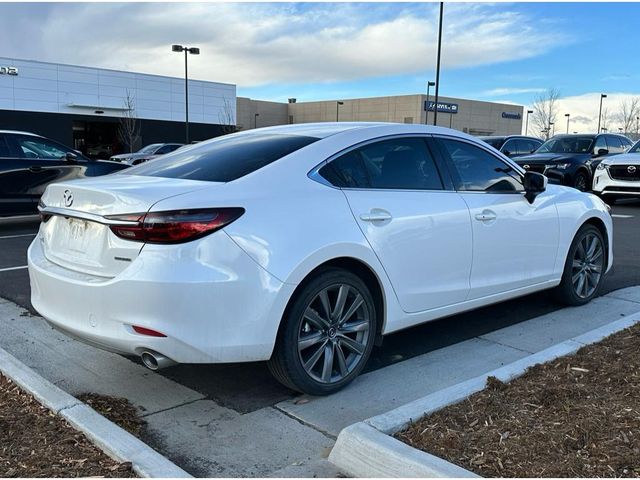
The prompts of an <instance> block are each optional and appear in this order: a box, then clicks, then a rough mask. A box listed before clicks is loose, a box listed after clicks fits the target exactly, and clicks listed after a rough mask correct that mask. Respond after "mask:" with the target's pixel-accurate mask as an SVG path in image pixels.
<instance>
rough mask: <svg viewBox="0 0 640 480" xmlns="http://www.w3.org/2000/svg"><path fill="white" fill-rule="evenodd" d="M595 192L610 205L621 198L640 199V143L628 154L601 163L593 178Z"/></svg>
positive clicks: (606, 158)
mask: <svg viewBox="0 0 640 480" xmlns="http://www.w3.org/2000/svg"><path fill="white" fill-rule="evenodd" d="M593 192H594V193H596V194H597V195H600V196H601V197H602V199H603V200H604V201H605V202H607V203H608V204H609V205H613V204H614V203H615V202H616V200H617V199H619V198H630V197H640V141H638V142H636V144H635V145H634V146H633V147H631V148H630V149H629V151H628V152H627V153H623V154H622V155H615V156H612V157H605V159H604V160H602V162H600V164H599V165H598V167H597V168H596V171H595V174H594V176H593Z"/></svg>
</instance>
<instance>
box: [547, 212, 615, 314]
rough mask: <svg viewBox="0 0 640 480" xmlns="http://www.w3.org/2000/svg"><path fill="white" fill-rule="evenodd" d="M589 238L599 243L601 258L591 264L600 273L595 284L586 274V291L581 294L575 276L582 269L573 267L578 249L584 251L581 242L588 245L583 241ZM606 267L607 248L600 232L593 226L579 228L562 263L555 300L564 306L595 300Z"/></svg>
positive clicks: (590, 276) (591, 277) (592, 278)
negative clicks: (597, 268)
mask: <svg viewBox="0 0 640 480" xmlns="http://www.w3.org/2000/svg"><path fill="white" fill-rule="evenodd" d="M589 238H596V239H597V241H598V242H599V246H600V247H599V248H600V249H601V256H600V257H598V258H597V259H596V260H595V261H594V262H593V263H594V264H595V263H598V264H599V266H600V272H599V275H598V276H597V281H595V282H594V277H593V276H592V275H589V272H587V278H588V280H586V281H587V289H586V290H582V291H581V293H578V290H579V288H578V287H579V285H580V282H579V280H580V279H579V277H577V275H579V274H580V275H581V274H582V273H581V270H582V267H577V266H574V260H576V259H577V257H579V256H580V252H579V249H580V248H583V250H584V243H583V242H586V243H588V241H587V240H585V239H589ZM581 243H582V246H581ZM576 261H578V262H579V260H576ZM589 264H591V262H589ZM606 266H607V247H606V243H605V241H604V238H603V237H602V233H600V230H598V229H597V228H596V227H594V226H593V225H583V226H582V227H581V228H580V230H578V233H576V236H575V237H574V239H573V242H571V247H570V248H569V252H568V254H567V258H566V260H565V263H564V271H563V273H562V280H561V282H560V285H558V286H557V287H556V288H555V291H554V293H555V297H556V299H557V300H558V301H559V302H560V303H562V304H564V305H571V306H577V305H584V304H585V303H588V302H590V301H591V300H592V299H593V298H595V297H596V296H597V295H598V291H599V290H600V286H601V285H602V279H603V278H604V272H605V269H606ZM591 273H593V272H591ZM575 278H578V282H577V284H576V282H575V281H574V280H575ZM589 282H591V283H589ZM593 283H595V287H594V288H592V286H593ZM585 294H586V295H585Z"/></svg>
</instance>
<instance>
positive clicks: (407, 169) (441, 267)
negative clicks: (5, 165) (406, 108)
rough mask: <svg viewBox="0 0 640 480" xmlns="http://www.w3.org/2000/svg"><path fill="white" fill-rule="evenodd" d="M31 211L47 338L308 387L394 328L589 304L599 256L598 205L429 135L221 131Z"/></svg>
mask: <svg viewBox="0 0 640 480" xmlns="http://www.w3.org/2000/svg"><path fill="white" fill-rule="evenodd" d="M40 213H41V217H42V223H41V226H40V231H39V233H38V235H37V237H36V239H35V240H34V241H33V243H32V244H31V246H30V248H29V252H28V257H29V273H30V277H31V287H32V288H31V292H32V297H31V301H32V303H33V306H34V307H35V309H36V310H37V311H38V312H40V313H41V314H42V316H43V317H45V318H46V319H47V320H48V321H49V322H50V323H51V324H52V325H54V326H55V327H57V328H59V329H60V330H62V331H65V332H67V333H68V334H69V335H71V336H73V337H75V338H78V339H81V340H84V341H85V342H87V343H90V344H92V345H94V346H96V347H99V348H103V349H107V350H110V351H114V352H119V353H123V354H129V355H137V356H140V357H141V358H142V361H143V362H144V364H145V365H147V366H148V367H150V368H152V369H157V368H162V367H164V366H167V365H171V364H173V363H217V362H250V361H259V360H266V361H268V365H269V368H270V370H271V372H272V373H273V374H274V376H275V377H276V378H277V379H278V380H279V381H280V382H282V383H283V384H284V385H286V386H288V387H290V388H292V389H295V390H299V391H302V392H306V393H309V394H316V395H322V394H328V393H331V392H334V391H336V390H338V389H340V388H342V387H344V386H345V385H346V384H348V383H349V382H351V381H352V380H353V379H354V378H355V377H356V376H357V375H358V374H359V373H360V372H361V371H362V369H363V367H364V366H365V363H366V362H367V358H368V357H369V355H370V353H371V350H372V348H373V346H374V344H379V343H380V342H381V341H382V338H383V337H384V336H385V335H388V334H390V333H393V332H397V331H398V330H401V329H404V328H407V327H411V326H413V325H417V324H420V323H423V322H427V321H430V320H434V319H437V318H442V317H445V316H449V315H452V314H455V313H458V312H463V311H466V310H471V309H474V308H478V307H481V306H484V305H489V304H493V303H496V302H500V301H503V300H507V299H510V298H514V297H518V296H521V295H525V294H528V293H531V292H535V291H539V290H544V289H549V288H554V289H555V292H556V294H557V296H558V298H559V299H560V300H561V301H562V302H564V303H565V304H568V305H580V304H583V303H586V302H588V301H589V300H591V299H592V298H594V296H595V295H597V293H598V288H599V287H600V284H601V282H602V279H603V275H604V274H605V272H607V271H608V270H609V268H610V267H611V263H612V258H613V256H612V250H611V246H612V245H613V242H612V221H611V217H610V215H609V213H608V209H607V206H606V205H605V204H604V203H603V202H602V201H601V200H600V199H599V198H597V197H595V196H593V195H590V194H585V193H582V192H579V191H577V190H575V189H573V188H567V187H563V186H559V185H547V183H546V178H545V177H544V176H542V175H540V174H538V173H535V172H525V171H524V170H522V169H521V168H520V167H519V166H518V165H517V164H515V163H513V162H512V161H511V160H509V159H508V158H507V157H505V156H503V155H502V154H500V153H498V152H497V151H496V150H494V149H492V148H491V147H489V146H488V145H487V144H485V143H484V142H482V141H480V140H477V139H474V138H473V137H470V136H468V135H466V134H463V133H460V132H457V131H453V130H449V129H444V128H438V127H430V126H424V125H402V124H375V123H339V124H328V123H325V124H306V125H289V126H280V127H271V128H263V129H257V130H251V131H248V132H241V133H236V134H232V135H227V136H224V137H219V138H216V139H213V140H209V141H206V142H202V143H199V144H197V145H193V146H190V147H186V148H184V149H181V150H179V151H178V152H174V153H171V154H168V155H166V156H163V157H161V158H159V159H157V160H155V161H153V162H149V163H147V164H142V165H140V166H137V167H133V168H130V169H127V170H123V171H122V172H120V173H117V174H115V175H111V176H109V177H105V178H96V179H87V180H82V181H74V182H62V183H57V184H54V185H50V186H49V187H48V188H47V190H46V192H45V194H44V196H43V198H42V201H41V204H40ZM61 292H63V293H64V294H63V295H62V294H61Z"/></svg>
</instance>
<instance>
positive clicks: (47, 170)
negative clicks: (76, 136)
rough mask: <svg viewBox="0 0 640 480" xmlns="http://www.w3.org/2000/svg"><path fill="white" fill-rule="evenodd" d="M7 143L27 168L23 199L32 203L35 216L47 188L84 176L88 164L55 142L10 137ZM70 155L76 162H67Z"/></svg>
mask: <svg viewBox="0 0 640 480" xmlns="http://www.w3.org/2000/svg"><path fill="white" fill-rule="evenodd" d="M7 141H8V143H9V147H10V148H11V149H12V150H13V151H15V152H17V155H18V156H19V157H20V158H21V161H22V162H23V164H24V165H25V167H26V168H25V169H23V170H22V174H21V175H20V191H21V195H24V196H26V197H28V198H29V199H30V201H31V204H32V206H31V210H32V211H34V212H35V211H36V206H37V203H38V201H39V199H40V197H41V196H42V194H43V193H44V190H45V188H46V187H47V185H49V184H50V183H53V182H58V181H62V180H72V179H75V178H80V177H83V176H84V171H85V170H86V164H87V162H86V160H85V159H84V158H83V157H81V156H80V155H79V154H78V153H77V152H74V151H72V150H71V149H70V148H67V147H65V146H63V145H61V144H59V143H57V142H54V141H53V140H49V139H47V138H43V137H39V136H36V135H20V134H12V135H8V136H7ZM67 153H72V154H73V155H74V156H75V157H76V158H75V159H67V158H66V155H67Z"/></svg>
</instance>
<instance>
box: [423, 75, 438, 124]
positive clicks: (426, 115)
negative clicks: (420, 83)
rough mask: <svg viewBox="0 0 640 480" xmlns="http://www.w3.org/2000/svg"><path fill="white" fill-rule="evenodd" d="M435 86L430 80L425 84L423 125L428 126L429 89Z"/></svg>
mask: <svg viewBox="0 0 640 480" xmlns="http://www.w3.org/2000/svg"><path fill="white" fill-rule="evenodd" d="M435 86H436V82H432V81H431V80H429V81H428V82H427V105H426V107H427V108H426V110H427V112H426V113H425V118H424V124H425V125H429V87H435Z"/></svg>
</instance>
